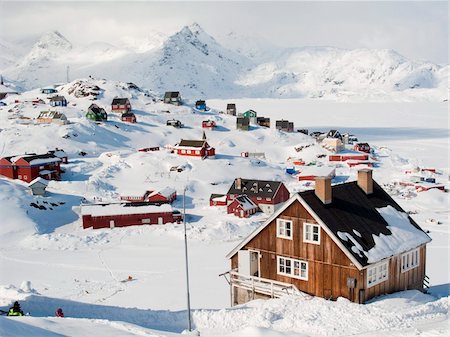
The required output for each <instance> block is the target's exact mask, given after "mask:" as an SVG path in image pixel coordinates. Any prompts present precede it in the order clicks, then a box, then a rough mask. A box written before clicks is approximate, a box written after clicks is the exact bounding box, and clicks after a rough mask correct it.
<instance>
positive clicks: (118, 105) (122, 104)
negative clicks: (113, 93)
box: [111, 98, 131, 113]
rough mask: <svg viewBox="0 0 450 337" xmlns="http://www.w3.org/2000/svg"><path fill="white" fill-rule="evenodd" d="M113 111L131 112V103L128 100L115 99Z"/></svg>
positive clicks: (112, 104) (112, 105)
mask: <svg viewBox="0 0 450 337" xmlns="http://www.w3.org/2000/svg"><path fill="white" fill-rule="evenodd" d="M111 111H112V112H118V113H124V112H128V111H131V103H130V100H129V99H128V98H114V99H113V101H112V103H111Z"/></svg>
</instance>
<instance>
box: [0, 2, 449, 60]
mask: <svg viewBox="0 0 450 337" xmlns="http://www.w3.org/2000/svg"><path fill="white" fill-rule="evenodd" d="M0 14H1V20H0V37H1V38H2V39H9V40H10V39H13V38H18V37H19V38H22V37H27V36H31V35H35V34H40V33H44V32H46V31H48V30H54V29H56V30H58V31H60V32H61V33H62V34H63V35H64V36H66V37H67V38H68V39H69V40H70V41H71V42H72V43H74V44H80V43H81V44H87V43H89V42H93V41H106V42H110V43H113V44H114V41H117V40H118V39H119V38H121V37H124V36H128V35H137V36H141V35H145V34H146V32H148V31H150V30H157V31H162V32H167V33H173V32H175V31H176V30H178V29H179V28H181V27H182V26H183V25H186V24H190V23H192V22H197V23H199V24H200V25H201V26H202V27H203V28H204V29H205V31H207V32H208V33H209V34H211V35H213V36H219V35H221V34H224V33H226V32H229V31H234V32H236V33H243V34H245V35H258V36H262V37H265V38H266V39H268V40H269V41H270V42H272V43H275V44H278V45H280V46H284V47H299V46H336V47H341V48H348V49H353V48H361V47H363V48H391V49H395V50H397V51H398V52H399V53H401V54H403V55H405V56H407V57H409V58H412V59H417V60H428V61H432V62H436V63H448V41H449V32H448V21H449V19H448V17H449V9H448V3H447V1H424V2H406V1H400V2H392V1H389V2H388V1H376V2H368V1H365V2H335V1H333V2H317V1H315V2H281V3H280V2H275V1H274V2H236V1H235V2H217V1H213V2H187V1H184V2H164V3H163V2H130V1H122V2H119V1H109V2H108V1H101V2H81V3H80V2H43V1H33V2H22V1H20V2H19V1H13V2H8V1H3V0H0Z"/></svg>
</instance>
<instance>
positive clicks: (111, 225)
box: [109, 220, 114, 228]
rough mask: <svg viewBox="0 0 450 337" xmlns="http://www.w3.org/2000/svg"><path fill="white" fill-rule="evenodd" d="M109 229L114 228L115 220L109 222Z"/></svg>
mask: <svg viewBox="0 0 450 337" xmlns="http://www.w3.org/2000/svg"><path fill="white" fill-rule="evenodd" d="M109 228H114V220H110V221H109Z"/></svg>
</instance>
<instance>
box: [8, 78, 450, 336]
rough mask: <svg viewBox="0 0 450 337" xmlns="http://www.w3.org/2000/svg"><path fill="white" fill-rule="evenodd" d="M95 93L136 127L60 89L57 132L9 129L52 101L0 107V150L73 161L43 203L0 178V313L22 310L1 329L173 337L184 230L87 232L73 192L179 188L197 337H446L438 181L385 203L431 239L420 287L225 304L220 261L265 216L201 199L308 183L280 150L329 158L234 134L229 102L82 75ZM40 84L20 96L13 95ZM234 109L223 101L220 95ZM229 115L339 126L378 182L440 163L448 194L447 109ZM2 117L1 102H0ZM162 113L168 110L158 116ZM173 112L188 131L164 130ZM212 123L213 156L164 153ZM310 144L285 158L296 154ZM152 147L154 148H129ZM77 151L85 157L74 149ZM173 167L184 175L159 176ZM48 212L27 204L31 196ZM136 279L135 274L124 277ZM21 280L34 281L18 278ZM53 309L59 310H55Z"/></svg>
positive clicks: (273, 110)
mask: <svg viewBox="0 0 450 337" xmlns="http://www.w3.org/2000/svg"><path fill="white" fill-rule="evenodd" d="M90 81H91V82H92V83H93V84H96V85H98V86H100V87H101V88H102V89H104V92H103V94H102V95H101V96H100V97H99V99H98V100H97V101H96V103H97V104H99V105H102V106H104V107H105V108H107V111H109V104H110V102H111V100H112V98H113V97H115V96H126V97H129V98H130V99H131V103H132V105H133V110H134V112H135V114H136V116H137V120H138V123H137V124H134V125H131V124H127V123H123V122H121V121H120V120H119V118H118V116H117V115H116V116H114V114H109V116H108V117H109V120H108V122H106V123H100V124H96V123H93V122H90V121H88V120H86V119H85V117H84V114H85V110H86V108H87V107H88V106H89V105H90V104H91V103H92V102H91V101H89V100H87V99H85V98H76V97H74V96H73V95H70V94H69V93H68V90H69V89H70V85H66V86H64V87H63V88H60V91H61V93H62V94H64V95H65V96H66V98H68V100H69V106H68V107H67V108H60V110H62V111H64V113H65V114H66V115H67V117H68V119H69V120H70V121H71V122H72V123H71V124H69V125H65V126H56V125H33V124H28V125H27V124H22V123H19V119H18V118H17V117H18V116H19V115H22V116H23V117H29V118H36V117H37V115H38V114H39V111H41V110H44V109H48V106H46V105H44V106H41V107H33V106H32V105H31V104H30V103H18V104H14V103H13V99H14V98H12V97H11V98H7V99H6V101H7V102H8V106H6V107H0V129H1V130H0V156H6V155H14V154H21V153H25V152H38V153H39V152H46V151H47V150H50V149H54V148H55V147H61V148H63V149H65V151H66V152H67V153H68V154H69V164H67V165H63V168H64V169H65V171H66V172H65V173H64V174H63V176H62V177H63V179H62V181H60V182H56V181H52V182H50V184H49V187H48V189H47V190H48V192H49V194H48V196H46V197H37V196H31V195H30V194H29V192H28V190H27V187H26V186H25V184H22V183H20V182H18V181H11V180H8V179H3V178H0V214H2V225H1V226H0V270H1V273H0V285H1V286H0V307H1V309H3V310H5V309H6V308H7V307H8V306H9V305H10V304H11V302H12V301H14V300H15V299H19V300H20V301H21V303H22V306H23V309H24V310H25V311H27V312H30V314H31V316H32V317H25V318H22V319H20V320H19V319H7V318H3V317H2V318H1V320H0V335H6V336H8V335H11V336H12V335H14V334H15V335H17V334H19V335H20V334H22V335H23V334H28V335H42V336H55V335H58V334H62V335H84V334H85V331H86V329H88V327H89V328H91V329H93V330H90V331H98V335H106V334H108V335H111V336H116V335H117V336H134V335H140V336H142V335H144V336H153V335H155V336H161V335H164V336H170V335H171V333H176V334H178V333H180V332H181V331H182V330H183V329H185V328H186V312H185V311H184V309H185V306H186V296H185V279H184V277H185V276H184V255H183V253H184V251H183V249H184V247H183V226H182V225H177V224H168V225H163V226H156V225H155V226H142V227H130V228H116V229H114V230H109V229H107V230H106V229H105V230H92V229H88V230H84V229H82V227H81V221H80V209H79V204H80V201H81V199H82V198H86V199H87V200H93V199H94V198H96V199H99V198H101V199H102V200H103V201H107V200H117V198H118V196H119V195H120V194H122V193H127V194H129V193H141V192H143V191H144V190H146V189H157V188H163V187H165V186H170V187H174V188H175V189H176V190H177V192H178V195H179V197H178V199H177V201H176V202H175V203H174V208H176V209H181V208H182V196H181V195H182V194H183V189H184V187H186V212H187V220H188V239H189V258H190V277H191V303H192V307H193V308H194V309H195V310H194V312H193V322H194V326H195V328H196V329H198V330H199V331H200V332H201V334H202V335H206V336H207V335H211V336H213V335H230V336H241V335H245V336H276V335H277V334H278V335H280V336H291V335H296V336H302V335H310V336H323V335H330V336H331V335H366V336H375V335H379V334H391V335H398V336H400V335H421V334H423V335H427V334H428V335H437V336H440V335H447V334H448V332H449V329H448V296H449V289H448V287H449V282H450V281H449V280H450V276H449V264H450V261H449V199H448V193H444V192H442V191H438V190H431V191H427V192H421V193H416V192H415V191H414V189H412V188H406V187H405V188H402V189H399V188H393V189H392V190H391V193H392V194H393V195H394V198H395V199H396V200H397V201H398V202H399V203H400V204H401V205H402V206H403V207H404V208H405V209H406V210H407V211H411V212H413V214H412V216H413V217H414V219H415V220H416V221H417V222H418V223H419V224H420V225H421V226H422V227H423V228H424V229H426V230H429V231H430V233H429V235H430V236H431V237H432V239H433V241H432V242H431V243H430V244H429V245H428V250H427V275H428V276H429V277H430V281H431V285H432V288H431V291H430V293H431V295H424V294H422V293H419V292H415V291H408V292H403V293H398V294H393V295H389V296H386V297H382V298H379V299H377V300H375V301H373V303H371V304H367V305H357V304H353V303H350V302H348V301H346V300H343V299H340V300H338V301H336V302H330V301H325V300H323V299H320V298H310V297H307V298H297V299H294V298H283V299H277V300H270V301H256V302H252V303H249V304H247V305H244V306H240V307H235V308H228V306H229V300H230V299H229V288H228V284H227V283H226V281H225V280H224V279H223V278H222V277H219V274H220V273H222V272H225V271H227V270H228V269H229V261H227V260H226V259H225V255H226V253H227V252H228V251H230V250H231V249H232V248H233V247H234V246H235V245H236V244H238V242H239V240H240V239H242V238H243V237H245V236H246V235H247V234H248V233H250V232H251V231H252V230H253V229H255V228H256V227H257V226H258V225H259V224H260V223H261V221H263V220H264V218H265V216H264V215H263V214H258V215H255V216H252V217H251V218H249V219H238V218H236V217H234V216H232V215H227V214H226V211H225V210H224V209H222V208H219V207H217V208H211V207H209V202H208V200H209V196H210V194H211V193H225V192H226V191H227V189H228V188H229V186H230V184H231V182H232V181H233V179H234V178H236V177H243V178H260V179H275V180H282V181H283V182H284V183H285V184H286V186H287V188H288V189H289V190H290V191H291V192H295V191H300V190H302V189H304V188H311V186H308V183H305V182H298V181H297V180H296V179H294V178H293V177H291V176H289V175H287V174H286V173H285V168H286V167H288V166H290V164H289V163H288V161H287V159H288V158H289V157H291V158H300V157H301V158H302V159H303V160H305V161H307V162H312V161H315V162H316V165H321V164H324V163H326V159H324V158H317V155H318V154H326V153H327V151H326V150H325V149H323V148H321V147H320V146H318V145H316V144H315V142H314V140H313V139H312V138H311V137H309V136H306V135H303V134H301V133H292V134H286V133H282V132H278V131H277V130H275V129H274V128H273V127H272V128H270V129H266V128H262V127H252V129H251V130H250V131H249V132H242V131H236V130H235V118H234V117H231V116H226V115H223V114H218V113H217V112H218V111H223V110H225V108H226V103H227V102H228V101H224V100H207V104H208V106H210V107H211V108H212V110H211V111H210V112H207V113H198V112H197V113H195V114H194V113H193V112H192V109H191V106H190V105H188V106H182V107H173V106H168V105H165V104H162V103H160V102H154V101H153V97H152V95H153V94H152V93H151V92H145V91H139V90H136V89H129V88H128V86H127V85H126V84H125V83H120V82H114V81H104V80H96V81H93V80H90ZM36 96H39V97H42V98H44V99H46V96H45V95H41V94H40V93H39V91H38V90H34V91H31V92H27V93H24V94H23V95H21V96H20V97H19V98H20V100H21V101H22V102H23V101H24V100H26V98H27V97H28V98H29V99H31V98H35V97H36ZM230 102H231V101H230ZM233 102H234V103H236V104H237V108H238V111H241V112H242V111H245V110H246V109H247V108H252V109H254V110H256V111H257V112H258V115H259V116H266V117H271V119H272V125H274V124H275V119H277V118H279V119H281V118H284V119H289V120H291V121H293V122H295V126H296V127H298V128H307V129H309V131H315V130H328V129H331V128H338V129H339V130H340V131H341V132H350V133H353V134H355V135H356V136H357V137H358V138H359V139H360V140H361V141H368V142H369V143H370V145H371V146H373V148H374V151H375V155H376V157H377V158H378V160H379V164H378V165H377V167H376V168H375V172H374V177H375V179H376V180H377V181H379V182H381V183H383V184H391V183H392V182H394V181H396V180H398V179H401V178H402V177H404V176H405V175H404V173H403V172H404V171H405V170H407V169H411V168H413V167H415V166H420V167H422V168H424V167H427V168H429V167H431V168H436V169H437V170H438V174H437V175H436V179H437V181H438V182H441V183H443V184H445V185H446V186H447V188H448V187H449V181H448V174H449V169H448V167H449V165H448V155H449V151H448V139H449V129H448V114H447V105H446V104H444V103H331V102H318V101H308V100H300V99H297V100H293V99H292V100H280V99H240V100H233ZM9 110H11V111H9ZM166 110H169V111H170V113H166V112H162V111H166ZM172 118H175V119H179V120H180V121H181V122H182V123H183V124H184V125H185V128H182V129H175V128H173V127H171V126H166V120H168V119H172ZM206 119H213V120H214V121H216V123H217V124H218V127H217V128H216V130H214V131H206V135H207V138H208V142H209V144H210V145H211V146H213V147H215V148H216V153H217V155H216V158H215V159H206V160H198V159H193V158H182V157H177V156H176V155H174V154H171V153H169V151H167V150H166V149H164V148H163V147H164V146H165V145H174V144H175V143H177V142H178V141H179V140H180V139H181V138H185V139H189V138H190V139H200V138H201V135H202V129H201V122H202V120H206ZM310 144H312V145H311V146H309V147H307V148H304V149H303V150H302V151H300V152H297V151H296V150H295V149H294V147H298V146H302V145H310ZM152 146H160V147H161V151H156V152H147V153H143V152H137V151H136V150H137V149H138V148H141V147H152ZM80 151H84V152H86V153H87V155H86V156H80V155H79V152H80ZM243 151H250V152H265V159H256V158H254V159H252V158H243V157H241V156H240V153H241V152H243ZM180 165H182V166H183V167H184V168H185V170H184V171H183V172H180V173H178V172H170V171H169V169H170V167H172V166H180ZM336 174H337V178H336V182H344V181H348V180H352V179H354V178H355V174H356V171H355V169H350V168H348V167H346V166H343V165H337V166H336ZM32 203H34V204H38V205H42V206H44V207H45V210H44V209H39V208H36V207H33V206H32V205H31V204H32ZM128 276H132V279H133V280H132V281H126V280H127V278H128ZM24 281H30V283H27V282H25V283H24ZM57 307H62V308H63V309H64V311H65V313H66V315H67V316H68V317H69V319H59V320H58V319H56V318H51V316H53V313H54V311H55V309H56V308H57Z"/></svg>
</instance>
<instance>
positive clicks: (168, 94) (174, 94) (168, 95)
mask: <svg viewBox="0 0 450 337" xmlns="http://www.w3.org/2000/svg"><path fill="white" fill-rule="evenodd" d="M178 96H180V92H179V91H166V93H165V94H164V98H176V97H178Z"/></svg>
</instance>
